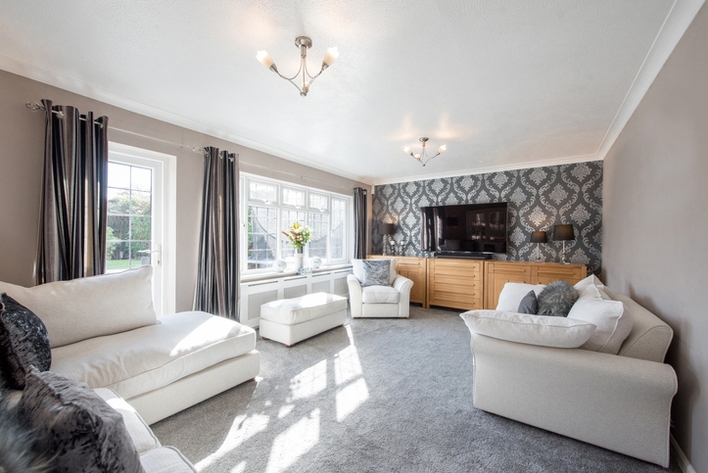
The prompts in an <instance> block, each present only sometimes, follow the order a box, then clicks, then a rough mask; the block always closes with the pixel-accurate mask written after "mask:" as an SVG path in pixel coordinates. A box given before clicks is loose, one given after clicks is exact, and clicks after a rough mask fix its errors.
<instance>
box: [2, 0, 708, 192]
mask: <svg viewBox="0 0 708 473" xmlns="http://www.w3.org/2000/svg"><path fill="white" fill-rule="evenodd" d="M704 1H705V0H676V1H673V0H586V1H577V0H536V1H531V0H514V1H499V0H476V1H472V0H419V1H409V0H389V1H381V0H319V1H317V0H312V1H293V0H274V1H267V2H266V1H254V0H241V1H229V0H210V1H208V2H207V1H201V2H197V1H187V0H182V1H180V0H151V1H149V2H146V1H118V2H97V1H95V0H64V1H49V0H43V1H27V0H0V8H1V11H2V14H1V15H0V69H4V70H8V71H10V72H14V73H17V74H21V75H24V76H27V77H31V78H33V79H37V80H40V81H42V82H46V83H49V84H52V85H56V86H59V87H62V88H65V89H68V90H71V91H74V92H78V93H80V94H83V95H87V96H90V97H92V98H95V99H98V100H102V101H104V102H107V103H111V104H113V105H117V106H120V107H123V108H126V109H129V110H133V111H136V112H138V113H142V114H145V115H148V116H152V117H155V118H158V119H162V120H165V121H168V122H171V123H175V124H178V125H182V126H186V127H188V128H192V129H195V130H198V131H202V132H206V133H208V134H211V135H214V136H218V137H221V138H225V139H228V140H230V141H233V142H236V143H239V144H242V145H245V146H249V147H251V148H255V149H259V150H262V151H266V152H269V153H272V154H274V155H277V156H281V157H284V158H286V159H290V160H293V161H297V162H300V163H303V164H308V165H311V166H315V167H317V168H320V169H325V170H328V171H331V172H334V173H336V174H339V175H343V176H347V177H351V178H355V179H357V180H361V181H364V182H367V183H384V182H396V181H404V180H411V179H425V178H430V177H438V176H448V175H459V174H465V173H477V172H486V171H491V170H501V169H513V168H521V167H529V166H537V165H543V164H557V163H565V162H577V161H585V160H591V159H602V158H603V157H604V153H606V152H607V150H608V149H609V147H610V146H611V144H612V142H613V141H614V139H615V138H616V137H617V135H618V133H619V131H621V129H622V127H623V126H624V124H625V123H626V120H627V119H628V118H629V116H630V115H631V113H632V112H633V110H634V109H635V108H636V106H637V104H638V103H639V101H640V100H641V97H642V96H643V95H644V93H645V92H646V90H647V88H648V87H649V85H650V84H651V82H652V81H653V79H654V78H655V76H656V74H657V73H658V71H659V69H660V68H661V66H662V65H663V63H664V62H665V60H666V58H667V57H668V56H669V54H670V52H671V51H672V50H673V48H674V46H675V45H676V43H677V42H678V39H679V38H680V37H681V35H682V34H683V33H684V31H685V30H686V28H687V27H688V25H689V23H690V21H691V20H692V19H693V17H694V16H695V14H696V13H697V11H698V10H699V9H700V7H701V6H702V4H703V3H704ZM303 34H304V35H308V36H310V37H311V38H312V39H313V42H314V46H313V48H312V49H311V50H310V53H309V64H310V68H311V69H316V68H318V67H319V64H320V63H321V60H322V58H323V56H324V53H325V51H326V49H327V47H329V46H337V47H338V48H339V52H340V56H339V60H338V61H337V62H336V63H335V64H334V65H333V66H332V67H331V68H330V69H328V70H326V71H325V72H324V74H323V75H322V76H321V77H320V78H319V79H317V81H315V82H314V83H313V85H312V89H311V92H310V94H309V95H308V96H307V97H300V96H299V94H298V92H297V91H296V90H295V88H294V87H293V86H292V85H290V84H288V83H287V82H285V81H284V80H282V79H280V78H278V77H277V76H276V75H275V74H273V73H272V72H270V71H268V70H267V69H265V68H264V67H263V66H262V65H261V64H260V63H259V62H258V61H257V60H256V59H255V54H256V51H257V50H260V49H265V50H267V51H268V52H269V53H270V55H271V57H272V58H273V59H274V60H275V62H276V64H277V66H278V69H279V70H280V71H281V72H282V73H283V74H286V75H292V74H294V73H295V71H296V70H297V61H298V58H299V56H298V50H297V49H296V47H295V46H294V43H293V41H294V39H295V37H296V36H299V35H303ZM40 98H42V97H26V98H23V99H26V100H38V99H40ZM420 136H429V137H430V144H429V147H430V148H431V149H432V150H435V149H437V147H438V146H439V145H441V144H443V143H444V144H447V147H448V151H447V152H446V153H445V154H444V155H442V156H441V157H438V158H436V159H434V160H433V161H431V162H430V163H429V164H428V165H427V166H426V167H422V166H421V165H420V164H419V163H417V162H416V161H414V160H413V159H412V158H411V157H410V156H406V155H405V154H404V153H403V151H402V148H403V147H404V146H411V147H413V148H414V150H416V149H419V143H418V138H419V137H420Z"/></svg>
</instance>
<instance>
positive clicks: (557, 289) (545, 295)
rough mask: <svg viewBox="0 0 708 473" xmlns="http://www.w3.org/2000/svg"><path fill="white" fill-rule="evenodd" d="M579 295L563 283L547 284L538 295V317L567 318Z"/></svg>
mask: <svg viewBox="0 0 708 473" xmlns="http://www.w3.org/2000/svg"><path fill="white" fill-rule="evenodd" d="M579 295H580V293H579V292H578V290H577V289H575V288H574V287H573V286H571V285H570V284H568V283H567V282H565V281H553V282H551V283H549V284H548V285H547V286H546V287H545V288H544V289H543V291H541V293H540V294H539V295H538V312H537V314H538V315H551V316H554V317H567V316H568V312H570V309H571V308H572V307H573V304H575V301H577V300H578V296H579Z"/></svg>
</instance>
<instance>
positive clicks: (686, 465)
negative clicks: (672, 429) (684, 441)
mask: <svg viewBox="0 0 708 473" xmlns="http://www.w3.org/2000/svg"><path fill="white" fill-rule="evenodd" d="M671 446H672V447H674V452H676V461H677V462H678V465H679V468H681V471H683V473H696V470H695V468H693V465H691V462H690V461H689V460H688V457H686V454H685V453H683V450H681V446H680V445H679V444H678V442H677V441H676V438H674V436H673V434H671Z"/></svg>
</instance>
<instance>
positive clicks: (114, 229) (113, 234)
mask: <svg viewBox="0 0 708 473" xmlns="http://www.w3.org/2000/svg"><path fill="white" fill-rule="evenodd" d="M106 226H107V229H106V232H107V233H106V240H110V239H113V240H127V239H128V236H129V235H130V217H128V216H127V215H109V216H108V220H107V222H106Z"/></svg>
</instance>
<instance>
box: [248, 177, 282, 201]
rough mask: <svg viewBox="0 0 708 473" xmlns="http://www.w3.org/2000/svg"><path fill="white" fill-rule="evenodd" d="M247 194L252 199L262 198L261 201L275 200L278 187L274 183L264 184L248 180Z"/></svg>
mask: <svg viewBox="0 0 708 473" xmlns="http://www.w3.org/2000/svg"><path fill="white" fill-rule="evenodd" d="M248 196H249V198H250V199H253V200H262V201H263V202H277V200H278V187H277V186H276V185H274V184H264V183H262V182H253V181H249V192H248Z"/></svg>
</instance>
